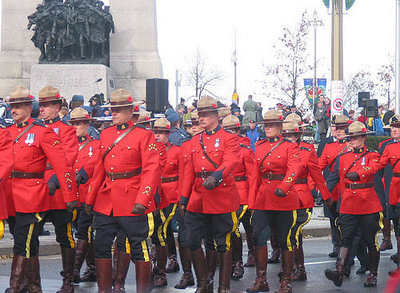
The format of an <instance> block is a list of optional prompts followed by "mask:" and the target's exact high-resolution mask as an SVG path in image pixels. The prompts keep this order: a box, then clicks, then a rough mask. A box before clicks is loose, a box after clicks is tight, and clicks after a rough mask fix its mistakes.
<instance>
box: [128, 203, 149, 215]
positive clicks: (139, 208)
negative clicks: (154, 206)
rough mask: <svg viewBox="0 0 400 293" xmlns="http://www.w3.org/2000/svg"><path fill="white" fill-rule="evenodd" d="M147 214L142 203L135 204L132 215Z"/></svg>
mask: <svg viewBox="0 0 400 293" xmlns="http://www.w3.org/2000/svg"><path fill="white" fill-rule="evenodd" d="M145 212H146V207H145V206H144V205H142V204H140V203H137V204H135V206H134V207H133V209H132V212H131V213H132V214H138V215H143V214H144V213H145Z"/></svg>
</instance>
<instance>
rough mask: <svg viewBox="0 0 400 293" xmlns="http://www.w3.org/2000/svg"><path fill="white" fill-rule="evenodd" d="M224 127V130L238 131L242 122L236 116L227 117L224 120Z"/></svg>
mask: <svg viewBox="0 0 400 293" xmlns="http://www.w3.org/2000/svg"><path fill="white" fill-rule="evenodd" d="M222 127H223V128H224V129H236V128H240V121H239V118H237V117H236V116H235V115H229V116H226V117H225V118H224V119H223V120H222Z"/></svg>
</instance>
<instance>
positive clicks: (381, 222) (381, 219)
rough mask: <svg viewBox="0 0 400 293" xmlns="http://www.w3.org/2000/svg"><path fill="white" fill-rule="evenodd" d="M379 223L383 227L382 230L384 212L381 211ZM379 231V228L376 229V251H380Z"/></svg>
mask: <svg viewBox="0 0 400 293" xmlns="http://www.w3.org/2000/svg"><path fill="white" fill-rule="evenodd" d="M378 224H379V227H380V228H381V229H380V230H382V229H383V226H384V225H383V213H382V212H379V222H378ZM378 232H379V230H378V231H376V233H375V247H376V251H379V244H378Z"/></svg>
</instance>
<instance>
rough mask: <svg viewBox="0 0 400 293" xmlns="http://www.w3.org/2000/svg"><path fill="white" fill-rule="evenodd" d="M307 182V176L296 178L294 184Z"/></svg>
mask: <svg viewBox="0 0 400 293" xmlns="http://www.w3.org/2000/svg"><path fill="white" fill-rule="evenodd" d="M305 183H307V178H298V179H297V180H296V183H295V184H305Z"/></svg>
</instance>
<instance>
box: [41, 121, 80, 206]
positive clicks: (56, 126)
mask: <svg viewBox="0 0 400 293" xmlns="http://www.w3.org/2000/svg"><path fill="white" fill-rule="evenodd" d="M45 124H46V125H47V127H48V128H50V129H52V130H53V131H54V132H55V133H56V135H57V136H58V139H59V140H60V141H61V146H62V148H63V149H64V153H65V159H66V160H67V163H68V165H69V166H71V167H73V166H74V163H75V160H76V158H77V156H78V138H77V137H76V132H75V129H74V127H72V126H70V125H67V124H65V123H64V122H62V121H60V119H59V118H58V117H57V118H55V119H52V120H48V121H46V122H45ZM54 174H55V172H54V170H53V168H52V164H49V165H48V170H46V173H45V176H44V178H45V179H46V181H48V180H49V179H50V178H51V177H52V176H53V175H54ZM58 180H60V178H58ZM50 209H51V210H62V209H66V206H65V202H64V199H63V194H62V191H61V190H59V189H58V190H56V192H55V193H54V195H53V196H50Z"/></svg>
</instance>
